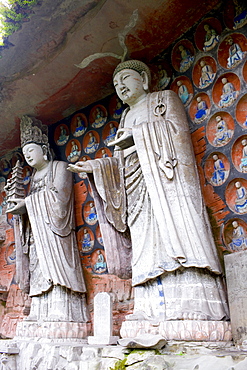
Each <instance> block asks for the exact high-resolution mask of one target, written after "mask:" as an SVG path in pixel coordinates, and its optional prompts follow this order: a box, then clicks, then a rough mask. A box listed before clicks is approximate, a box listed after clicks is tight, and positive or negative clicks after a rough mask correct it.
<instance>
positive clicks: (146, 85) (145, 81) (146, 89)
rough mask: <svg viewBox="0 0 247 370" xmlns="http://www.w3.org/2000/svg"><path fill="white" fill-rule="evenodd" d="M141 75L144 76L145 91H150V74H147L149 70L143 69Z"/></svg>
mask: <svg viewBox="0 0 247 370" xmlns="http://www.w3.org/2000/svg"><path fill="white" fill-rule="evenodd" d="M141 77H142V81H143V89H144V90H145V91H148V90H149V86H148V82H149V81H148V75H147V72H145V71H142V72H141Z"/></svg>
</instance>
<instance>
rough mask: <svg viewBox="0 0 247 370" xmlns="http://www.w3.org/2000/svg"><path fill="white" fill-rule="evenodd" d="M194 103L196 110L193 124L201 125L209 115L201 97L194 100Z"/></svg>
mask: <svg viewBox="0 0 247 370" xmlns="http://www.w3.org/2000/svg"><path fill="white" fill-rule="evenodd" d="M196 101H197V108H196V113H195V119H194V121H195V123H201V122H202V121H204V119H205V118H206V117H207V115H208V113H209V109H208V106H207V103H206V101H205V100H203V99H202V98H201V96H198V97H197V98H196Z"/></svg>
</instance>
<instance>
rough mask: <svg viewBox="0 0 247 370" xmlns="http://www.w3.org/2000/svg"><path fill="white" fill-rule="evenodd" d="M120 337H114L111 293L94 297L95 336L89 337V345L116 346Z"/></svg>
mask: <svg viewBox="0 0 247 370" xmlns="http://www.w3.org/2000/svg"><path fill="white" fill-rule="evenodd" d="M118 339H119V337H117V336H113V335H112V299H111V296H110V294H109V293H105V292H102V293H98V294H97V295H96V296H95V297H94V336H93V337H88V343H89V344H100V345H106V344H116V343H117V340H118Z"/></svg>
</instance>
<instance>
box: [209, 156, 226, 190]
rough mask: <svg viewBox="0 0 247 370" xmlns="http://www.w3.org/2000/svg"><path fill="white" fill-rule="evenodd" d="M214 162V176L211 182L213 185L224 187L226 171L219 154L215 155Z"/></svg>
mask: <svg viewBox="0 0 247 370" xmlns="http://www.w3.org/2000/svg"><path fill="white" fill-rule="evenodd" d="M213 160H214V172H213V174H212V178H211V181H212V183H213V185H216V186H219V185H222V184H223V182H224V181H225V180H226V169H225V165H224V163H223V161H222V160H221V159H220V158H219V157H218V155H217V154H214V155H213Z"/></svg>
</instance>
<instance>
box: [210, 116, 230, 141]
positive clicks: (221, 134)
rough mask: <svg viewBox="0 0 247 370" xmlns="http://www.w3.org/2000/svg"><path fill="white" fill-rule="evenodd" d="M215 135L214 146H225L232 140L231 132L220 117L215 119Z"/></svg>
mask: <svg viewBox="0 0 247 370" xmlns="http://www.w3.org/2000/svg"><path fill="white" fill-rule="evenodd" d="M216 122H217V124H216V133H215V138H214V142H213V143H214V145H215V146H223V145H226V144H227V143H228V142H229V141H230V140H231V138H232V135H233V130H230V129H228V126H227V123H226V121H225V120H223V118H222V117H221V116H217V117H216Z"/></svg>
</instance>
